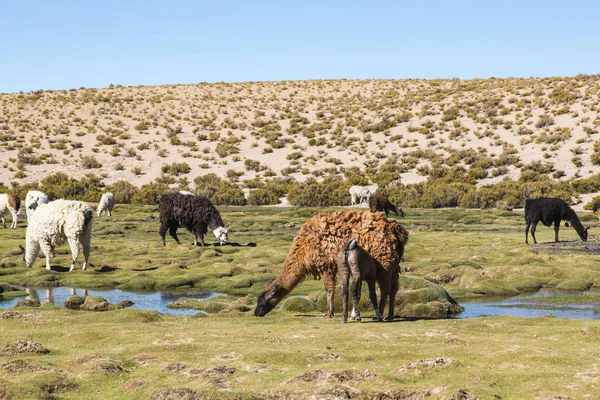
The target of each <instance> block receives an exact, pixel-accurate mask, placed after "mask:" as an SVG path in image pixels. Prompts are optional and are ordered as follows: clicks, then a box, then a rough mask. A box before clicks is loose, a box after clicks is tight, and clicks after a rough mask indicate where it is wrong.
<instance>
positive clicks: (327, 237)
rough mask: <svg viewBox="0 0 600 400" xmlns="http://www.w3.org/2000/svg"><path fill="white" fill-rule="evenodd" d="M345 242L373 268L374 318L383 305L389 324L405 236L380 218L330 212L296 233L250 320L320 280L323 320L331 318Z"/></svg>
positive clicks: (375, 215)
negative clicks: (357, 247) (307, 281)
mask: <svg viewBox="0 0 600 400" xmlns="http://www.w3.org/2000/svg"><path fill="white" fill-rule="evenodd" d="M351 237H354V238H356V240H357V241H358V242H360V243H361V245H362V246H363V247H364V249H365V250H366V251H367V252H369V254H371V256H372V257H373V258H374V259H375V260H376V261H377V262H378V263H379V265H380V266H381V269H380V270H379V274H380V275H379V276H378V281H379V285H380V286H379V289H380V291H381V300H380V302H379V312H380V314H383V310H384V308H385V305H386V302H387V301H388V299H389V303H390V306H389V312H388V319H389V320H391V319H393V318H394V304H395V297H396V292H397V291H398V279H399V274H400V259H401V258H402V256H403V254H404V247H405V245H406V242H407V241H408V232H407V231H406V230H405V229H404V228H403V227H402V226H400V225H399V224H398V223H396V222H395V221H390V220H388V219H385V218H384V217H383V215H382V214H379V213H371V212H369V211H359V210H350V211H336V212H333V213H331V214H328V213H320V214H317V215H315V216H313V217H312V218H311V219H309V220H308V221H306V222H305V223H304V224H302V226H301V227H300V230H299V231H298V234H297V235H296V237H295V238H294V240H293V242H292V247H291V249H290V252H289V253H288V255H287V257H286V258H285V261H284V263H283V268H282V269H281V273H280V274H279V276H278V277H277V278H275V279H274V280H273V281H272V282H270V283H269V284H268V285H267V287H266V288H265V290H264V291H262V292H261V293H260V294H259V295H258V299H257V304H256V309H255V310H254V315H256V316H257V317H262V316H265V315H266V314H267V313H269V311H271V310H272V309H273V308H274V307H275V306H276V305H277V304H278V303H279V302H280V301H281V300H282V299H283V298H284V297H285V296H287V295H288V294H289V293H290V291H291V290H292V289H293V288H294V287H296V285H298V283H300V282H301V281H302V280H303V279H304V278H305V277H306V276H307V275H312V276H313V277H315V278H321V279H322V280H323V285H324V286H325V289H326V291H327V310H328V311H327V314H326V315H327V316H329V317H331V316H333V296H334V294H335V284H336V276H337V274H338V264H337V255H338V252H339V250H340V248H342V246H343V245H344V243H346V242H347V241H348V239H350V238H351Z"/></svg>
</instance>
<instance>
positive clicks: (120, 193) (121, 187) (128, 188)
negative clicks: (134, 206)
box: [108, 180, 139, 204]
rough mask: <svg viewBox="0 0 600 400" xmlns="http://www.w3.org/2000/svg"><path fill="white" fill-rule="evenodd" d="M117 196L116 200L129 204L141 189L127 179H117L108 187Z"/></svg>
mask: <svg viewBox="0 0 600 400" xmlns="http://www.w3.org/2000/svg"><path fill="white" fill-rule="evenodd" d="M108 190H109V191H111V192H112V194H113V195H114V196H115V202H116V203H120V204H129V203H131V200H132V199H133V197H134V196H135V195H136V194H137V192H138V191H139V189H138V188H137V187H135V186H133V185H132V184H131V183H129V182H127V181H122V180H121V181H117V182H115V183H113V184H112V185H110V186H109V187H108Z"/></svg>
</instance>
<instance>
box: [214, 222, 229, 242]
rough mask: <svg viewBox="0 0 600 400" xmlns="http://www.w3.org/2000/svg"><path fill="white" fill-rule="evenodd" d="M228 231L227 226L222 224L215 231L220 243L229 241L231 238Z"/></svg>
mask: <svg viewBox="0 0 600 400" xmlns="http://www.w3.org/2000/svg"><path fill="white" fill-rule="evenodd" d="M227 232H229V230H228V229H227V228H225V227H224V226H220V227H218V228H217V229H215V230H214V231H213V233H214V235H215V237H216V238H217V240H218V241H219V244H221V245H222V244H225V243H227V242H228V241H229V239H228V237H227Z"/></svg>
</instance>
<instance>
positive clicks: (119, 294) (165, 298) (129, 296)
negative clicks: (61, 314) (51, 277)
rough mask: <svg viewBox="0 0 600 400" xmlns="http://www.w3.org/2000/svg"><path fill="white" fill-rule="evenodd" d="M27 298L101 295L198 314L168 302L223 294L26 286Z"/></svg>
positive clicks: (8, 303) (7, 303)
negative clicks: (182, 298)
mask: <svg viewBox="0 0 600 400" xmlns="http://www.w3.org/2000/svg"><path fill="white" fill-rule="evenodd" d="M25 291H26V292H27V293H28V294H27V299H31V300H37V301H39V302H40V303H44V302H46V303H51V304H55V305H57V306H62V305H64V303H65V300H66V299H67V298H69V297H70V296H73V295H79V296H100V297H103V298H105V299H106V300H107V301H108V302H109V303H113V304H114V303H118V302H121V301H124V300H130V301H132V302H133V303H134V304H133V306H132V307H131V308H138V309H142V310H156V311H158V312H160V313H163V314H196V313H198V312H199V311H198V310H178V309H170V308H167V303H170V302H173V301H176V300H178V299H179V298H181V297H190V298H193V299H198V300H202V299H208V298H211V297H214V296H221V295H223V294H221V293H215V292H209V293H203V294H186V293H162V292H153V293H136V292H125V291H122V290H119V289H113V290H88V289H81V288H70V287H57V288H46V289H31V288H25ZM19 300H20V299H19V298H15V299H10V300H3V301H0V308H12V307H14V305H15V303H16V302H17V301H19Z"/></svg>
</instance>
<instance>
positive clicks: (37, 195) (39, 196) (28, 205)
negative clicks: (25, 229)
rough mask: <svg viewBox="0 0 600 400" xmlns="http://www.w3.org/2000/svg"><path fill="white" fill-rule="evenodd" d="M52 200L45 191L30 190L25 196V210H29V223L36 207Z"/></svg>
mask: <svg viewBox="0 0 600 400" xmlns="http://www.w3.org/2000/svg"><path fill="white" fill-rule="evenodd" d="M49 201H50V199H48V196H46V194H45V193H44V192H40V191H38V190H30V191H29V192H27V196H26V197H25V210H26V211H27V223H28V224H29V221H30V220H31V216H32V215H33V213H34V212H35V210H36V208H37V207H38V206H40V205H42V204H46V203H48V202H49Z"/></svg>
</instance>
